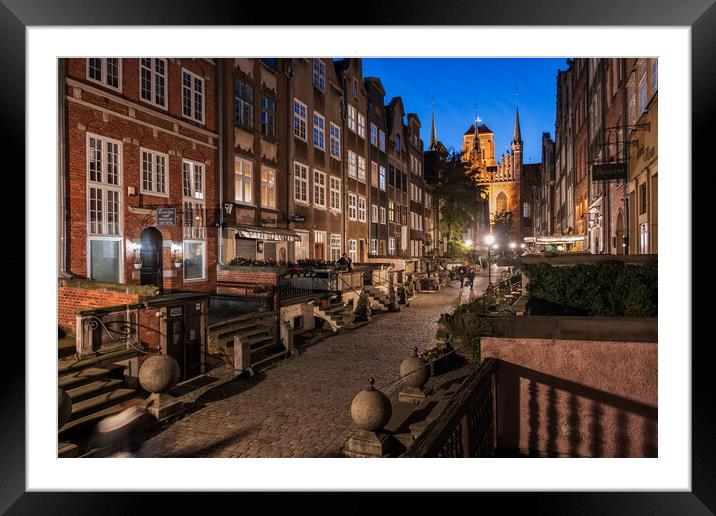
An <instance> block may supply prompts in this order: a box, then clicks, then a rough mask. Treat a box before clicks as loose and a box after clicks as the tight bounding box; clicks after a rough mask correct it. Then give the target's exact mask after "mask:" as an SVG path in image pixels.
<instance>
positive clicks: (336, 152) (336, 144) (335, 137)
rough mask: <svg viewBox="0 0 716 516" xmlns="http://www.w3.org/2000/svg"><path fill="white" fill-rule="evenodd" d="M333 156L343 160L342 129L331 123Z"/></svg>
mask: <svg viewBox="0 0 716 516" xmlns="http://www.w3.org/2000/svg"><path fill="white" fill-rule="evenodd" d="M330 131H331V156H333V157H334V158H336V159H341V128H340V127H338V126H337V125H336V124H334V123H333V122H331V129H330Z"/></svg>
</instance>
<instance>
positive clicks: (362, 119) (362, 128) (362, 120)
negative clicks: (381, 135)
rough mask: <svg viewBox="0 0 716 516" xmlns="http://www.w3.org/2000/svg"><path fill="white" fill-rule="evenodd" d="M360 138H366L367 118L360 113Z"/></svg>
mask: <svg viewBox="0 0 716 516" xmlns="http://www.w3.org/2000/svg"><path fill="white" fill-rule="evenodd" d="M358 136H360V137H361V138H365V116H363V115H362V114H361V113H358Z"/></svg>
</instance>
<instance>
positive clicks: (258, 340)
mask: <svg viewBox="0 0 716 516" xmlns="http://www.w3.org/2000/svg"><path fill="white" fill-rule="evenodd" d="M242 340H243V339H242ZM275 340H276V337H274V336H273V335H269V334H268V333H266V332H264V334H263V335H259V336H256V337H254V338H252V339H249V340H248V341H245V342H248V343H249V346H250V347H251V349H254V346H260V345H263V344H265V343H267V342H274V341H275Z"/></svg>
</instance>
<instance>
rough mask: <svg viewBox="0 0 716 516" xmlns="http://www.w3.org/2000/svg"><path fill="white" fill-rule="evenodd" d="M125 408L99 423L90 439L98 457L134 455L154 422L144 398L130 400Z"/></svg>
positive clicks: (91, 446) (91, 447)
mask: <svg viewBox="0 0 716 516" xmlns="http://www.w3.org/2000/svg"><path fill="white" fill-rule="evenodd" d="M123 408H124V410H122V411H121V412H119V413H118V414H114V415H111V416H107V417H106V418H104V419H103V420H102V421H100V422H99V423H97V426H96V427H95V430H94V435H93V436H92V439H91V441H90V449H94V450H95V456H96V457H134V456H135V454H136V452H137V451H138V450H139V448H140V447H141V446H142V444H143V443H144V440H145V439H146V438H147V437H148V435H149V431H150V429H151V428H152V426H153V424H154V420H153V418H152V416H151V415H150V414H149V412H148V411H147V406H146V403H145V402H144V401H142V400H136V399H133V400H129V401H127V402H125V403H124V404H123Z"/></svg>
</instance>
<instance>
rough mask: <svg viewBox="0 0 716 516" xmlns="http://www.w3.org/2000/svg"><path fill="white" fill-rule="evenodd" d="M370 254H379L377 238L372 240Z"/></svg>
mask: <svg viewBox="0 0 716 516" xmlns="http://www.w3.org/2000/svg"><path fill="white" fill-rule="evenodd" d="M370 254H378V240H377V239H375V238H371V239H370Z"/></svg>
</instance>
